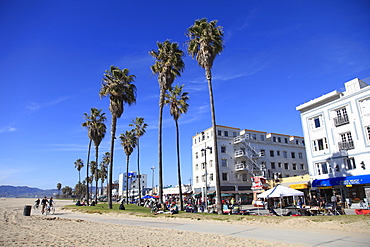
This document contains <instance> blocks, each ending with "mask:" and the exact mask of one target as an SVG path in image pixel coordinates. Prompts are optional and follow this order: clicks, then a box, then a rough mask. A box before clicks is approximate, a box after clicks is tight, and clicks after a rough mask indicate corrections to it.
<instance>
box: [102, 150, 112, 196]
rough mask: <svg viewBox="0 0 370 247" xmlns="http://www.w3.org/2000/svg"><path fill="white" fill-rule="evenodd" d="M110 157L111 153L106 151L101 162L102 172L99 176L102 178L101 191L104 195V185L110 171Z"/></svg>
mask: <svg viewBox="0 0 370 247" xmlns="http://www.w3.org/2000/svg"><path fill="white" fill-rule="evenodd" d="M109 159H110V153H109V152H105V154H104V156H103V158H102V162H101V163H100V169H99V171H100V174H99V178H100V179H101V192H100V194H101V195H103V192H104V191H103V187H104V181H105V180H106V179H107V173H108V166H109Z"/></svg>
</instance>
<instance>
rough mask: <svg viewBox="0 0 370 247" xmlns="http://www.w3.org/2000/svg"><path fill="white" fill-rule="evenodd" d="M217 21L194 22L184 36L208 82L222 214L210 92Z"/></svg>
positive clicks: (219, 46)
mask: <svg viewBox="0 0 370 247" xmlns="http://www.w3.org/2000/svg"><path fill="white" fill-rule="evenodd" d="M216 25H217V20H213V21H210V22H208V21H207V19H206V18H203V19H199V20H196V21H195V22H194V25H192V26H191V27H189V28H188V30H187V32H186V35H187V36H188V38H189V40H188V41H187V45H188V53H189V54H190V55H191V56H192V58H195V59H196V60H197V62H198V64H199V66H201V67H202V68H203V69H204V70H205V73H206V78H207V81H208V90H209V98H210V107H211V115H212V128H213V140H214V142H213V146H214V150H215V152H214V154H215V169H216V171H215V173H216V176H215V180H216V196H217V212H218V214H222V205H221V185H220V171H219V165H218V163H219V162H218V148H217V130H216V127H217V125H216V113H215V107H214V100H213V90H212V74H211V69H212V66H213V61H214V60H215V58H216V56H217V55H219V54H220V53H221V52H222V50H223V48H224V46H223V35H224V33H223V31H222V27H221V26H216Z"/></svg>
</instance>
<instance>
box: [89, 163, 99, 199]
mask: <svg viewBox="0 0 370 247" xmlns="http://www.w3.org/2000/svg"><path fill="white" fill-rule="evenodd" d="M90 170H91V180H90V182H91V190H92V183H93V181H94V180H95V182H96V185H95V192H97V187H98V182H97V179H96V177H97V174H98V166H97V164H96V162H95V161H91V162H90ZM91 194H92V193H91ZM95 198H96V196H95Z"/></svg>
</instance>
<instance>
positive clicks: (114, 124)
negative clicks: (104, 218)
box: [107, 114, 117, 209]
mask: <svg viewBox="0 0 370 247" xmlns="http://www.w3.org/2000/svg"><path fill="white" fill-rule="evenodd" d="M116 124H117V117H115V116H114V115H113V114H112V130H111V134H112V137H111V142H110V163H109V172H108V188H107V189H108V191H107V192H108V209H112V208H113V205H112V187H113V152H114V139H116V137H115V135H116Z"/></svg>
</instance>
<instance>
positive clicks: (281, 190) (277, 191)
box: [257, 184, 304, 198]
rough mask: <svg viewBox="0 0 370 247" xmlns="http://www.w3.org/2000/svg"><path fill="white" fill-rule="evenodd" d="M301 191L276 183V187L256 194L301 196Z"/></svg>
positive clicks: (266, 196) (265, 196)
mask: <svg viewBox="0 0 370 247" xmlns="http://www.w3.org/2000/svg"><path fill="white" fill-rule="evenodd" d="M303 194H304V193H303V192H302V191H299V190H295V189H291V188H288V187H285V186H282V185H280V184H278V185H277V186H276V187H274V188H271V189H269V190H266V191H265V192H263V193H261V194H259V195H257V197H258V198H271V197H285V196H303Z"/></svg>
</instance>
